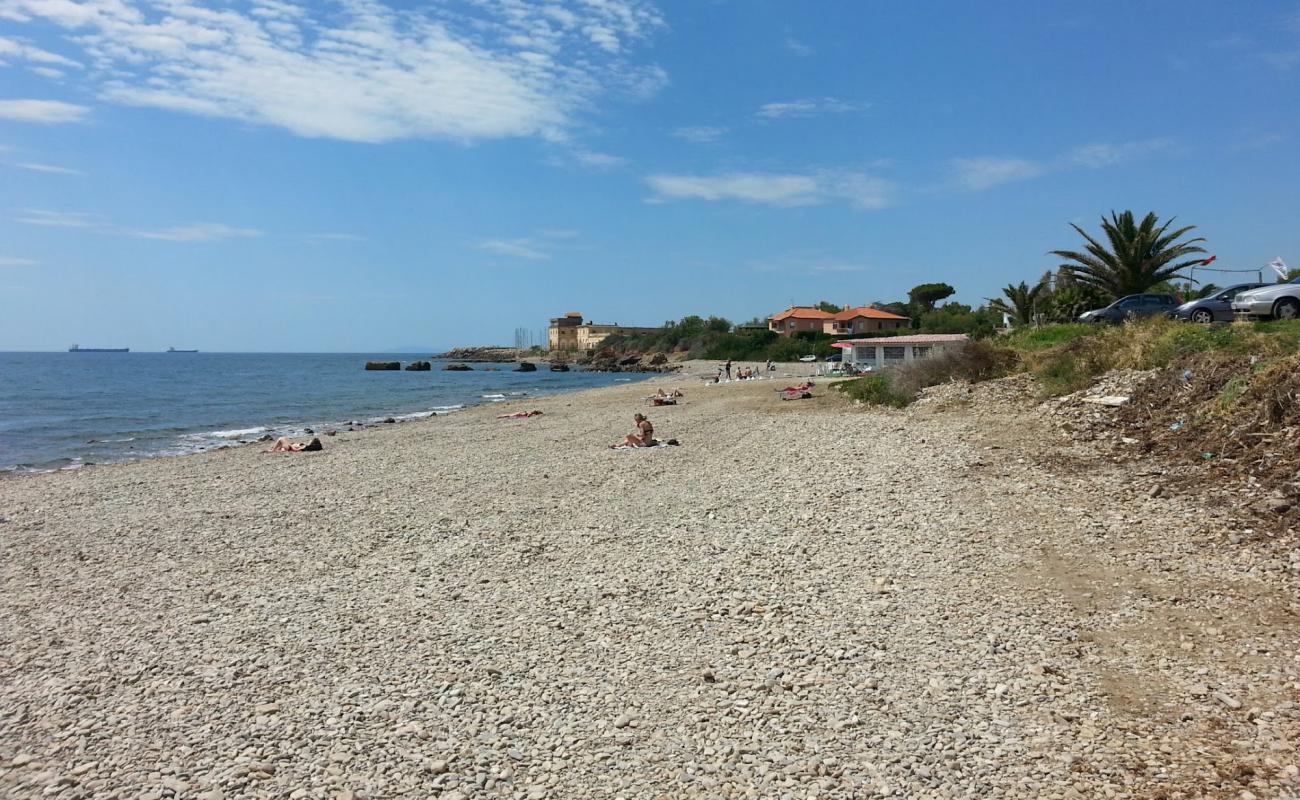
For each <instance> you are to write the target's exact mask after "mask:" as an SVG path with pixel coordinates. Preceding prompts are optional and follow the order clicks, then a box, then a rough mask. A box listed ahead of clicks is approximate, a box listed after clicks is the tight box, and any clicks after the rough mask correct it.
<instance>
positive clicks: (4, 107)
mask: <svg viewBox="0 0 1300 800" xmlns="http://www.w3.org/2000/svg"><path fill="white" fill-rule="evenodd" d="M89 113H90V109H89V108H87V107H86V106H79V105H76V104H74V103H65V102H63V101H62V100H0V119H8V120H13V121H15V122H38V123H48V124H53V123H60V122H81V121H82V120H83V119H85V118H86V115H87V114H89Z"/></svg>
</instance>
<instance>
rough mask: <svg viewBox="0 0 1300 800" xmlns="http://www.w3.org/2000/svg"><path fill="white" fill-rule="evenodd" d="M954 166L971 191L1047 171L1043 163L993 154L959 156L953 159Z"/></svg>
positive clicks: (959, 181) (965, 185) (1021, 179)
mask: <svg viewBox="0 0 1300 800" xmlns="http://www.w3.org/2000/svg"><path fill="white" fill-rule="evenodd" d="M952 166H953V169H954V170H955V171H956V173H957V182H958V183H959V184H961V186H962V188H964V189H969V190H971V191H979V190H980V189H989V188H992V187H994V186H999V185H1001V184H1004V183H1012V182H1014V181H1024V180H1029V179H1030V178H1037V177H1038V176H1039V175H1042V174H1043V172H1044V171H1045V170H1044V168H1043V166H1042V165H1041V164H1035V163H1034V162H1032V161H1028V160H1025V159H1023V158H997V157H992V156H985V157H981V158H957V159H953V162H952Z"/></svg>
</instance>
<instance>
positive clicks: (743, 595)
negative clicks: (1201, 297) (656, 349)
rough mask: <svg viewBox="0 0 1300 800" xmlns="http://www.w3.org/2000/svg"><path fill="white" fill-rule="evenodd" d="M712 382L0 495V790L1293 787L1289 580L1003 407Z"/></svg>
mask: <svg viewBox="0 0 1300 800" xmlns="http://www.w3.org/2000/svg"><path fill="white" fill-rule="evenodd" d="M689 380H690V379H689V378H687V377H676V378H668V379H663V380H659V381H656V382H654V383H652V384H640V385H636V386H628V387H619V388H614V389H603V390H599V391H594V392H586V393H582V394H576V395H568V396H562V397H554V398H548V399H544V400H535V401H528V402H527V404H526V405H514V406H510V407H505V409H504V410H516V409H519V408H525V407H527V408H533V407H536V408H541V409H543V410H544V411H545V412H546V413H545V416H543V417H540V418H536V419H532V420H525V421H506V420H498V419H495V417H494V415H495V414H496V413H500V412H501V411H502V410H503V407H502V406H496V407H493V408H491V409H480V410H475V411H469V412H465V413H462V414H457V415H453V416H451V417H444V418H435V419H432V420H427V421H421V422H415V423H406V424H402V425H397V426H387V427H385V428H383V429H379V430H369V431H364V432H357V433H342V434H340V435H338V436H337V437H333V438H327V439H326V440H325V442H326V448H327V449H326V450H325V452H323V453H312V454H295V455H265V454H261V453H259V452H257V451H256V450H255V448H253V447H245V448H237V449H231V450H226V451H222V452H216V453H210V454H204V455H199V456H193V457H186V458H180V459H168V460H156V461H151V462H145V463H139V464H134V465H126V466H117V467H100V468H94V469H86V470H81V471H78V472H76V473H64V474H56V475H49V476H41V477H36V478H30V479H25V480H13V481H7V482H4V483H0V517H2V518H3V521H0V545H2V551H0V581H2V584H0V590H2V591H0V791H2V792H3V793H5V794H6V796H12V797H42V796H45V797H49V796H57V797H61V798H78V797H96V798H98V797H108V798H111V797H121V798H148V797H153V798H159V797H170V796H175V797H185V798H189V797H201V798H238V797H267V798H270V797H276V798H279V797H288V798H349V797H352V798H363V797H365V798H380V797H397V796H406V797H430V796H433V797H437V796H441V797H447V798H453V797H462V798H464V797H484V798H488V797H509V798H578V797H600V798H616V797H622V798H671V797H705V798H715V797H764V798H766V797H772V798H784V797H790V798H808V797H827V798H830V797H873V796H894V797H1026V798H1066V797H1077V798H1091V797H1135V798H1138V797H1141V798H1146V797H1169V798H1173V797H1200V796H1207V797H1233V798H1237V797H1241V798H1248V797H1251V796H1254V797H1258V798H1269V797H1286V796H1294V795H1295V794H1296V793H1297V792H1300V778H1297V772H1300V770H1298V769H1297V766H1296V765H1297V756H1296V739H1297V738H1298V737H1300V710H1298V707H1297V705H1296V701H1297V699H1300V691H1298V690H1300V661H1297V657H1296V653H1297V652H1298V651H1300V648H1298V647H1297V644H1298V643H1300V636H1298V635H1297V631H1298V626H1297V612H1298V610H1300V609H1298V607H1297V604H1296V594H1295V588H1296V584H1295V575H1296V570H1297V569H1300V567H1295V568H1292V566H1293V565H1294V563H1295V559H1294V556H1293V557H1292V561H1291V562H1288V560H1287V558H1288V556H1287V554H1286V553H1285V551H1279V550H1277V549H1276V548H1274V549H1272V550H1270V549H1269V548H1268V547H1266V546H1265V543H1256V542H1254V541H1253V540H1252V539H1251V538H1250V537H1251V535H1252V534H1253V531H1251V532H1250V533H1243V529H1242V528H1241V527H1240V526H1239V525H1238V524H1237V523H1235V522H1233V521H1232V520H1231V519H1230V518H1228V517H1226V516H1225V515H1223V514H1221V513H1219V512H1217V511H1216V510H1215V509H1213V508H1203V507H1200V505H1199V501H1198V500H1197V498H1186V497H1184V498H1168V497H1152V496H1151V492H1150V491H1149V490H1150V487H1151V485H1152V481H1154V480H1158V476H1156V475H1155V470H1154V469H1153V470H1151V471H1149V472H1147V473H1145V474H1144V473H1143V471H1142V470H1135V469H1134V468H1132V467H1119V466H1116V465H1113V464H1110V463H1108V462H1106V461H1104V460H1100V459H1098V458H1097V457H1095V455H1094V454H1092V453H1091V452H1090V451H1089V450H1087V449H1084V448H1081V447H1071V446H1068V445H1066V444H1064V443H1062V442H1060V441H1058V440H1057V439H1055V438H1054V437H1053V434H1052V433H1051V432H1050V431H1049V430H1047V429H1046V428H1045V427H1040V424H1039V422H1038V414H1037V412H1036V411H1035V410H1034V409H1033V408H1032V407H1031V406H1027V405H1023V404H1016V403H1015V402H1013V397H1014V393H1011V392H1010V391H1009V390H1008V389H1006V387H1002V388H1000V389H998V388H993V387H989V388H987V389H981V390H979V391H978V392H977V393H976V396H975V397H973V398H969V397H967V396H966V395H965V393H964V392H962V393H957V394H955V395H954V396H952V397H949V398H947V399H943V398H940V399H939V400H937V401H935V402H929V403H925V404H923V405H922V406H921V407H919V408H916V409H914V410H911V411H908V412H886V411H868V410H862V409H855V408H851V407H848V406H846V405H845V404H844V403H843V402H842V401H840V400H838V399H837V398H834V397H830V396H828V395H827V393H826V390H825V388H824V387H819V388H818V390H817V394H818V395H819V397H818V398H816V399H814V400H809V401H799V402H785V403H782V402H778V401H776V400H774V399H773V397H772V395H773V392H772V389H773V388H774V386H775V385H776V384H775V383H774V382H772V381H762V382H756V383H753V384H731V385H723V386H713V387H702V386H700V385H697V384H695V383H686V382H687V381H689ZM683 383H686V385H685V386H684V388H686V390H687V394H688V396H687V398H686V400H687V402H686V404H685V405H682V406H679V407H676V408H656V409H650V410H648V411H647V413H648V414H649V415H650V417H651V419H652V420H653V421H654V423H655V426H656V430H657V432H658V434H659V435H660V436H661V437H663V438H667V437H675V438H678V439H680V440H681V441H682V446H681V447H677V448H662V449H656V450H651V451H634V452H615V451H610V450H607V449H604V446H605V445H607V444H609V443H611V442H613V441H615V440H616V439H619V438H621V437H622V435H623V434H625V433H627V432H629V431H630V430H631V429H632V425H631V420H630V416H631V413H632V412H633V411H636V410H642V409H643V406H641V405H639V404H638V402H637V398H639V397H640V396H641V395H644V394H646V393H647V388H646V387H647V386H650V387H651V388H653V387H654V386H656V385H662V386H666V387H670V386H672V385H674V384H683ZM999 392H1002V393H1001V394H999ZM972 400H973V401H974V403H973V404H972ZM1228 537H1232V539H1229V538H1228ZM1243 537H1244V541H1243ZM1233 540H1235V541H1233Z"/></svg>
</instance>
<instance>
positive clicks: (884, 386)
mask: <svg viewBox="0 0 1300 800" xmlns="http://www.w3.org/2000/svg"><path fill="white" fill-rule="evenodd" d="M835 388H837V389H839V390H840V391H842V392H844V394H846V395H848V396H849V397H851V398H852V399H854V400H858V401H861V402H863V403H867V404H868V405H876V406H892V407H894V408H902V407H903V406H905V405H907V404H908V403H910V402H912V399H913V398H912V397H911V396H910V395H906V394H902V393H900V392H896V391H894V389H893V387H892V386H890V381H889V378H888V377H887V376H885V375H868V376H866V377H865V378H855V379H854V380H851V381H845V382H843V383H839V384H836V386H835Z"/></svg>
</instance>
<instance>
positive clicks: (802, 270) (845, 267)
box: [749, 256, 871, 276]
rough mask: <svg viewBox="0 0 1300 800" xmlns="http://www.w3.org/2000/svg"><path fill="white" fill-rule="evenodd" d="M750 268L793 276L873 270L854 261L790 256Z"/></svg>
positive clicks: (756, 270) (754, 263) (761, 262)
mask: <svg viewBox="0 0 1300 800" xmlns="http://www.w3.org/2000/svg"><path fill="white" fill-rule="evenodd" d="M749 268H750V269H751V270H753V271H754V272H779V273H785V274H791V275H809V276H815V275H848V274H853V273H857V272H867V271H869V270H870V269H871V268H870V267H869V266H867V265H866V264H863V263H860V262H854V261H837V260H827V259H824V258H807V257H797V256H789V257H786V258H780V259H776V260H763V261H753V262H750V264H749Z"/></svg>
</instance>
